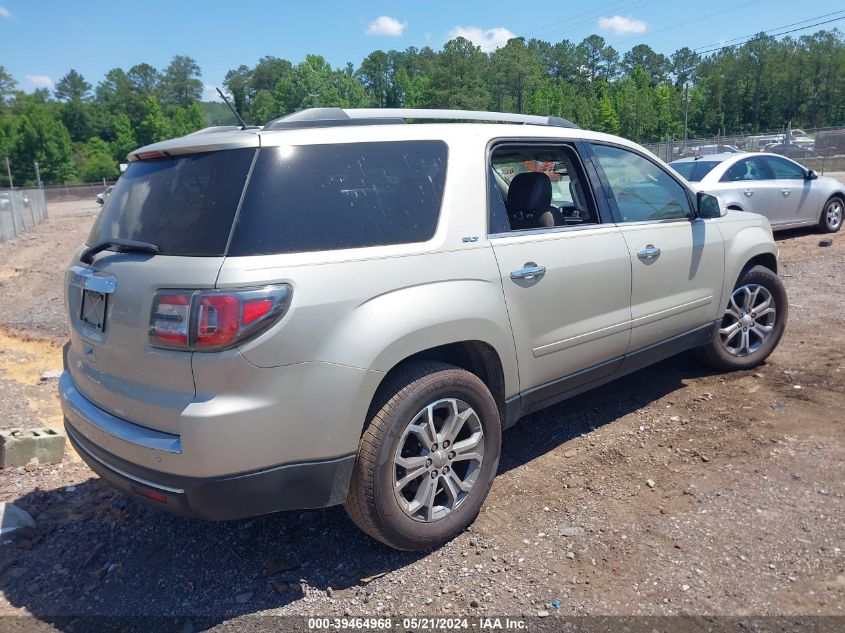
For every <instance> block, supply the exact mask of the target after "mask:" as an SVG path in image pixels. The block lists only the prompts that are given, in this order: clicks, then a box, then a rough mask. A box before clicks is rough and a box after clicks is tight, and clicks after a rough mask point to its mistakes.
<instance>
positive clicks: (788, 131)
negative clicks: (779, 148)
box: [783, 121, 792, 158]
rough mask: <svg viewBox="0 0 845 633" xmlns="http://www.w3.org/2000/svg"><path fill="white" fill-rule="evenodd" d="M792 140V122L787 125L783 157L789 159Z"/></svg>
mask: <svg viewBox="0 0 845 633" xmlns="http://www.w3.org/2000/svg"><path fill="white" fill-rule="evenodd" d="M791 140H792V121H787V123H786V140H785V141H784V143H783V155H784V156H786V157H787V158H789V141H791Z"/></svg>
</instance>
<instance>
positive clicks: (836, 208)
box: [819, 196, 845, 233]
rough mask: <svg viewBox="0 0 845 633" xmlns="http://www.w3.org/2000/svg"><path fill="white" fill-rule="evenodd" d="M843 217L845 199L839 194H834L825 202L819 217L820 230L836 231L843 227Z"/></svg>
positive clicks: (826, 231)
mask: <svg viewBox="0 0 845 633" xmlns="http://www.w3.org/2000/svg"><path fill="white" fill-rule="evenodd" d="M843 218H845V201H843V200H842V198H840V197H839V196H833V197H832V198H831V199H830V200H828V201H827V202H825V204H824V208H823V209H822V214H821V217H820V218H819V230H821V231H822V232H823V233H836V232H837V231H838V230H839V229H840V228H842V220H843Z"/></svg>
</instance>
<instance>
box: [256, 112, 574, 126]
mask: <svg viewBox="0 0 845 633" xmlns="http://www.w3.org/2000/svg"><path fill="white" fill-rule="evenodd" d="M406 119H415V120H418V121H486V122H488V123H521V124H523V125H550V126H554V127H568V128H576V129H577V128H578V126H577V125H575V124H574V123H572V122H571V121H568V120H566V119H563V118H561V117H556V116H537V115H534V114H514V113H512V112H476V111H474V110H434V109H426V108H306V109H305V110H299V111H298V112H293V113H292V114H288V115H287V116H283V117H281V118H278V119H274V120H273V121H270V122H269V123H268V124H267V125H265V126H264V129H265V130H284V129H295V128H307V127H334V126H340V125H384V124H391V123H404V122H405V120H406Z"/></svg>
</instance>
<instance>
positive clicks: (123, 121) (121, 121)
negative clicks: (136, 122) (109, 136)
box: [111, 113, 138, 163]
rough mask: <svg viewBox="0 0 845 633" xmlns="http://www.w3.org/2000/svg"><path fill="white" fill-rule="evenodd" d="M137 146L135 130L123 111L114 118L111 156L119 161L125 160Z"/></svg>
mask: <svg viewBox="0 0 845 633" xmlns="http://www.w3.org/2000/svg"><path fill="white" fill-rule="evenodd" d="M137 148H138V141H137V140H136V139H135V132H133V130H132V124H131V123H130V122H129V117H128V116H126V115H125V114H123V113H120V114H118V115H117V116H116V117H115V118H114V141H112V144H111V151H112V157H113V158H114V159H115V160H116V161H117V162H119V163H123V162H126V157H127V156H128V155H129V153H130V152H132V151H133V150H135V149H137Z"/></svg>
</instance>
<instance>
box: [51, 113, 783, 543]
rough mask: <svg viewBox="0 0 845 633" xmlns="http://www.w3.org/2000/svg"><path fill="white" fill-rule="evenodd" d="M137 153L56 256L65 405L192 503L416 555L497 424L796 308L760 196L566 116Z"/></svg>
mask: <svg viewBox="0 0 845 633" xmlns="http://www.w3.org/2000/svg"><path fill="white" fill-rule="evenodd" d="M411 121H413V123H411ZM129 161H130V162H129V167H128V169H127V170H126V172H125V173H124V174H123V176H122V177H121V178H120V180H119V181H118V183H117V185H115V187H114V190H113V192H112V193H111V195H110V196H109V198H108V200H107V201H106V202H105V204H104V206H103V209H102V211H101V213H100V215H99V217H98V218H97V220H96V223H95V224H94V227H93V229H92V230H91V234H90V236H89V238H88V240H87V244H85V245H84V246H83V247H81V248H80V249H79V251H78V252H77V253H76V255H75V256H74V258H73V261H72V262H71V266H70V269H69V271H68V274H67V311H68V315H69V319H70V332H71V336H70V343H69V344H68V345H67V346H66V348H65V371H64V374H63V375H62V378H61V382H60V392H61V399H62V405H63V408H64V414H65V425H66V428H67V433H68V437H69V438H70V440H71V441H72V442H73V445H74V446H75V447H76V449H77V451H78V452H79V454H80V455H81V456H82V457H83V459H85V461H86V462H87V463H88V464H89V465H90V466H91V468H93V469H94V470H95V471H96V472H97V473H99V474H100V476H101V477H103V478H104V479H106V480H107V481H109V482H110V483H111V484H112V485H114V486H116V487H118V488H120V489H121V490H124V491H126V492H127V493H129V494H131V495H133V496H136V497H138V498H139V499H141V500H143V501H145V502H146V503H149V504H151V505H153V506H155V507H158V508H161V509H163V510H169V511H172V512H175V513H179V514H183V515H190V516H197V517H202V518H207V519H234V518H239V517H247V516H253V515H258V514H263V513H268V512H274V511H277V510H287V509H295V508H319V507H325V506H331V505H334V504H345V507H346V509H347V511H348V513H349V515H350V516H351V517H352V519H353V521H354V522H355V523H356V524H357V525H359V526H360V527H361V528H362V529H363V530H365V531H366V532H367V533H368V534H371V535H372V536H373V537H375V538H377V539H379V540H380V541H383V542H384V543H386V544H388V545H390V546H393V547H396V548H400V549H407V550H425V549H430V548H432V547H435V546H437V545H439V544H442V543H444V542H445V541H447V540H448V539H451V538H452V537H454V536H455V535H456V534H458V533H459V532H460V531H461V530H463V529H464V528H466V527H467V525H469V524H470V523H471V522H472V521H473V519H474V518H475V516H476V515H477V513H478V511H479V508H480V507H481V504H482V502H483V501H484V498H485V497H486V495H487V493H488V491H489V489H490V486H491V484H492V481H493V478H494V476H495V474H496V470H497V465H498V462H499V454H500V444H501V437H502V429H503V428H507V427H508V426H510V425H512V424H514V423H515V422H516V421H517V420H519V419H520V418H521V417H523V416H525V415H526V414H528V413H531V412H533V411H537V410H539V409H542V408H543V407H547V406H549V405H552V404H554V403H557V402H560V401H561V400H564V399H565V398H568V397H570V396H573V395H575V394H578V393H580V392H583V391H585V390H588V389H592V388H594V387H597V386H599V385H602V384H604V383H607V382H608V381H610V380H613V379H614V378H616V377H618V376H620V375H623V374H627V373H630V372H632V371H635V370H637V369H639V368H641V367H644V366H646V365H649V364H651V363H654V362H656V361H659V360H661V359H663V358H666V357H668V356H671V355H673V354H677V353H679V352H682V351H685V350H696V352H697V353H698V355H700V356H701V357H702V358H703V359H704V360H705V361H706V362H708V363H710V364H711V365H713V366H715V367H717V368H720V369H723V370H732V369H748V368H750V367H754V366H755V365H758V364H759V363H761V362H763V361H764V360H765V359H766V357H767V356H768V355H769V354H770V353H771V352H772V350H773V349H774V348H775V346H776V345H777V344H778V341H779V339H780V338H781V335H782V334H783V330H784V326H785V324H786V319H787V299H786V295H785V293H784V289H783V286H782V284H781V282H780V280H779V278H778V276H777V265H778V260H777V247H776V246H775V244H774V242H773V241H772V232H771V228H770V226H769V224H768V222H767V221H766V220H765V219H764V218H763V217H761V216H759V215H754V214H750V213H743V212H731V213H730V214H729V215H726V213H725V210H724V204H723V203H721V201H720V200H719V199H718V198H715V197H713V196H710V195H707V194H705V193H696V192H695V191H694V190H693V189H692V188H691V187H690V186H689V185H688V184H687V182H686V181H685V180H684V179H683V178H681V177H680V176H679V175H678V174H677V173H675V172H674V171H672V169H671V168H669V167H668V166H666V165H665V164H664V163H662V162H661V161H659V160H658V159H656V158H655V157H654V156H652V155H651V154H649V153H648V152H647V151H645V150H644V149H643V148H641V147H640V146H638V145H636V144H634V143H631V142H629V141H626V140H624V139H621V138H618V137H615V136H609V135H607V134H600V133H596V132H588V131H585V130H581V129H578V128H577V127H576V126H574V125H572V124H571V123H569V122H568V121H566V120H564V119H557V118H553V117H552V118H546V117H537V116H525V115H512V114H501V113H489V112H464V111H438V110H340V109H334V108H327V109H313V110H304V111H302V112H298V113H295V114H293V115H290V116H287V117H283V118H281V119H278V120H276V121H273V122H271V123H269V124H268V125H266V126H264V127H263V128H254V129H250V128H246V129H240V128H234V127H232V128H210V129H208V130H203V131H200V132H197V133H194V134H191V135H188V136H185V137H182V138H178V139H173V140H169V141H165V142H162V143H157V144H155V145H150V146H147V147H144V148H141V149H139V150H137V151H136V152H134V153H132V154H131V155H130V156H129Z"/></svg>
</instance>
